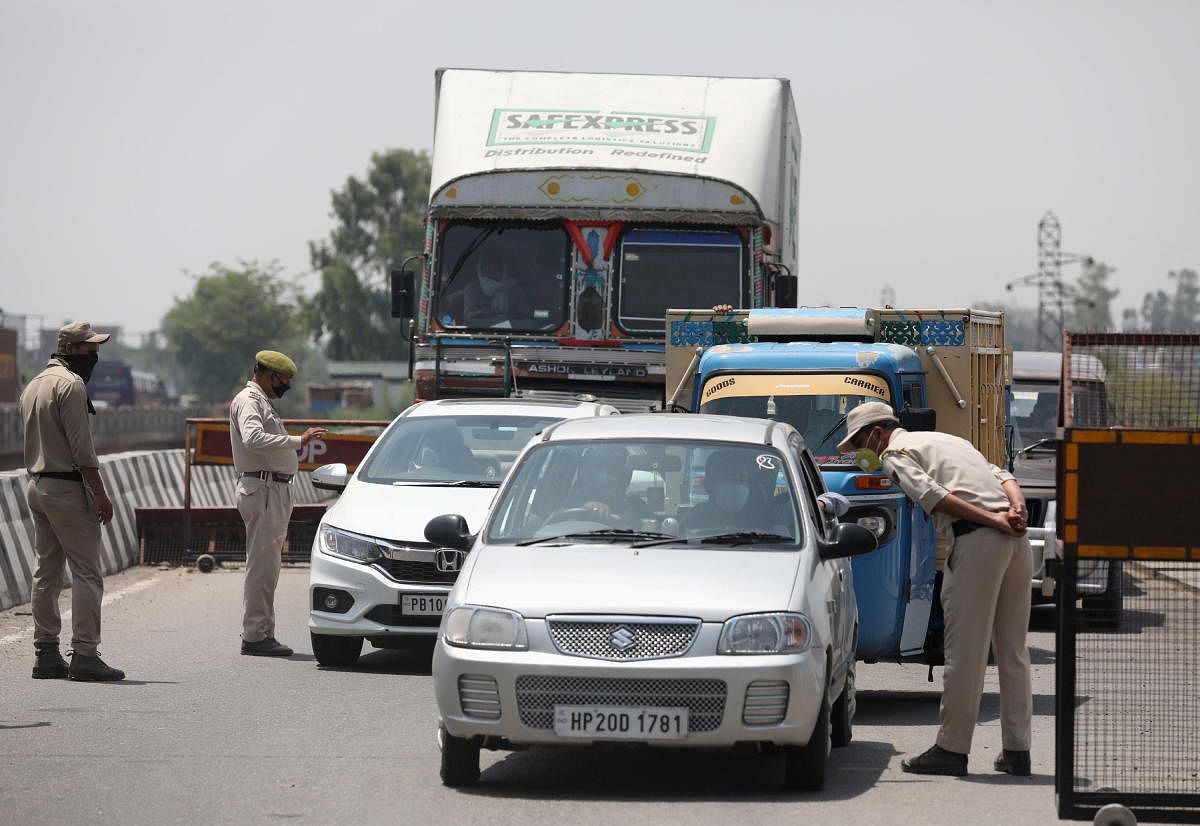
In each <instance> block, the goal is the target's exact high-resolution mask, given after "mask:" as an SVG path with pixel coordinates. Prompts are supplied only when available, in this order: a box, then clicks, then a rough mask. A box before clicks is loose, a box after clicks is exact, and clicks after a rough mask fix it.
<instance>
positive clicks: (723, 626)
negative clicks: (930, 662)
mask: <svg viewBox="0 0 1200 826" xmlns="http://www.w3.org/2000/svg"><path fill="white" fill-rule="evenodd" d="M823 492H824V487H823V484H822V482H821V477H820V474H819V473H817V471H816V470H815V466H814V465H813V463H812V460H811V458H810V457H809V455H808V452H807V450H806V449H805V447H804V442H803V440H802V438H801V437H800V435H799V434H798V433H797V432H796V431H795V430H794V429H793V428H791V427H790V426H789V425H786V424H780V423H775V422H771V421H766V420H760V419H738V418H732V417H726V416H695V415H686V416H685V415H668V414H657V415H646V416H618V417H612V418H609V419H597V420H587V421H584V420H578V421H567V422H562V423H559V424H555V425H552V426H550V427H548V428H547V429H546V430H545V431H543V433H542V434H541V436H540V437H538V438H536V439H535V440H534V441H533V442H531V443H530V445H529V446H528V447H527V448H526V449H525V451H524V452H523V453H522V454H521V456H520V457H519V458H518V459H517V462H516V464H515V465H514V467H513V469H512V471H511V474H510V475H509V477H508V479H507V481H506V482H505V484H504V486H503V487H502V489H501V490H500V492H499V494H498V496H497V499H496V502H495V504H494V506H493V508H492V510H491V513H490V514H489V517H488V519H487V521H486V522H485V523H484V525H483V527H482V529H481V530H480V531H479V533H478V534H477V535H470V534H468V533H467V529H466V525H465V522H464V521H463V520H462V519H461V517H458V516H453V515H448V516H440V517H437V518H436V519H434V520H433V521H431V522H430V523H429V525H428V526H427V528H426V533H425V535H426V538H427V539H428V540H429V541H430V542H433V543H434V544H435V545H438V546H443V547H449V548H455V549H459V550H469V551H470V553H469V554H468V556H467V560H466V563H465V564H464V567H463V569H462V572H461V573H460V575H459V578H458V582H457V584H456V585H455V587H454V589H453V590H452V591H451V592H450V595H449V597H448V600H447V605H446V612H445V615H444V617H443V620H442V625H441V629H440V633H439V638H438V643H437V648H436V650H435V654H434V662H433V677H434V687H435V691H436V693H437V701H438V708H439V711H440V715H441V725H440V729H439V732H438V734H439V740H440V743H441V748H442V780H443V782H444V783H446V784H447V785H450V786H460V785H467V784H471V783H474V782H475V781H476V780H477V779H478V778H479V753H480V748H490V749H503V748H511V747H522V746H530V745H560V746H561V745H591V744H604V743H621V744H644V745H650V746H673V747H707V748H713V747H732V746H734V745H735V744H740V745H746V744H753V745H756V746H758V747H760V748H761V749H762V750H764V751H773V750H778V749H782V750H783V751H784V753H785V754H786V783H787V785H788V786H791V787H793V788H802V789H819V788H821V787H822V785H823V783H824V778H825V763H826V759H827V757H828V753H829V748H830V746H831V745H845V744H846V743H848V742H849V740H850V737H851V723H852V720H853V716H854V660H855V654H854V649H855V641H856V638H857V630H858V613H857V609H856V607H855V601H854V588H853V582H852V579H851V568H850V564H849V560H848V559H847V557H849V556H852V555H855V554H859V553H866V552H869V551H871V550H873V549H874V547H875V539H874V535H873V534H871V533H870V532H868V531H866V530H865V529H863V528H861V527H859V526H857V525H843V524H838V523H836V521H833V520H829V521H826V520H825V519H823V518H822V511H821V509H820V508H819V507H818V499H817V497H818V496H819V495H820V494H821V493H823Z"/></svg>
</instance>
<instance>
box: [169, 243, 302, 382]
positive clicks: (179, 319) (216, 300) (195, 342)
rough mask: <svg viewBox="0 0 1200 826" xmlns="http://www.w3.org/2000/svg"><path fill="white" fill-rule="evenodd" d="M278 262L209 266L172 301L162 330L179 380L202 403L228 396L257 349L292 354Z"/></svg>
mask: <svg viewBox="0 0 1200 826" xmlns="http://www.w3.org/2000/svg"><path fill="white" fill-rule="evenodd" d="M279 272H280V269H279V265H278V264H276V263H274V262H272V263H269V264H265V265H263V264H259V263H257V262H254V261H239V262H238V268H237V269H234V268H230V267H226V266H223V265H221V264H219V263H214V264H210V265H209V271H208V272H207V273H206V274H202V275H196V276H194V277H195V279H196V284H195V287H194V288H193V290H192V294H191V295H190V296H188V297H187V298H184V299H177V300H176V301H175V305H174V306H173V307H171V309H170V310H168V311H167V314H166V316H164V317H163V323H162V329H163V334H164V335H165V336H166V339H167V342H168V345H169V346H170V348H171V351H172V352H173V353H174V355H175V359H176V361H177V362H178V364H179V368H180V370H181V371H182V373H183V375H184V378H185V380H186V382H187V384H188V385H190V387H191V388H192V389H193V390H195V392H196V393H197V394H198V395H199V396H200V398H201V399H202V400H204V401H208V402H213V401H222V400H228V399H229V398H230V397H231V396H232V394H233V392H234V391H235V390H236V388H237V387H238V386H239V385H240V384H241V383H242V382H243V381H245V379H246V378H248V377H249V375H250V370H251V368H252V367H253V366H254V354H255V353H256V352H258V351H259V350H282V351H284V352H288V351H291V352H292V354H294V353H295V351H296V349H297V348H298V347H299V346H300V341H301V338H302V335H301V328H300V325H299V323H298V320H299V319H298V309H297V306H296V304H295V301H294V298H293V288H292V287H290V286H289V285H287V284H286V283H285V282H284V281H283V280H282V279H281V278H280V277H279Z"/></svg>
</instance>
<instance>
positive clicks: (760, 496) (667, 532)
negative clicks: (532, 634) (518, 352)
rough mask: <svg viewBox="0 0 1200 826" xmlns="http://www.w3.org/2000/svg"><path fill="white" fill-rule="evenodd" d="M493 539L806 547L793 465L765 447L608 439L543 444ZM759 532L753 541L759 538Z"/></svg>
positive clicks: (531, 456) (507, 495) (509, 492)
mask: <svg viewBox="0 0 1200 826" xmlns="http://www.w3.org/2000/svg"><path fill="white" fill-rule="evenodd" d="M493 512H494V514H495V515H494V517H493V519H492V521H491V522H490V524H489V527H488V533H487V541H488V542H491V543H505V544H519V543H523V542H524V543H529V542H536V541H538V540H540V539H549V538H552V537H570V538H572V539H580V540H582V541H597V542H613V541H629V540H633V541H636V540H647V539H649V540H658V539H664V540H667V541H670V540H671V539H675V540H680V541H682V540H692V541H696V542H702V541H706V540H707V541H710V542H713V543H716V544H727V545H730V546H732V547H737V548H743V547H745V548H752V547H754V546H755V545H761V544H764V543H765V544H772V545H775V546H778V545H779V544H791V545H794V544H795V543H798V542H800V541H801V532H800V523H799V520H798V519H797V513H796V502H795V497H794V494H793V489H792V487H791V483H790V481H789V474H788V473H787V472H786V471H785V464H784V462H783V459H782V458H781V457H780V455H779V453H778V452H777V451H775V450H774V449H773V448H769V447H764V446H762V445H747V444H741V443H721V442H711V441H699V440H697V441H683V440H662V441H647V440H630V441H617V440H609V439H605V440H603V441H599V442H596V441H592V442H565V441H564V442H549V443H545V444H539V445H538V446H536V447H535V448H534V449H532V450H530V451H529V453H527V454H525V458H524V459H523V460H522V461H521V463H520V465H519V466H517V467H516V468H515V469H514V470H513V477H512V483H511V484H510V485H509V486H508V487H507V488H506V490H505V491H504V493H503V494H502V498H501V500H500V501H499V502H498V503H497V504H496V507H495V509H494V511H493ZM752 534H753V535H752Z"/></svg>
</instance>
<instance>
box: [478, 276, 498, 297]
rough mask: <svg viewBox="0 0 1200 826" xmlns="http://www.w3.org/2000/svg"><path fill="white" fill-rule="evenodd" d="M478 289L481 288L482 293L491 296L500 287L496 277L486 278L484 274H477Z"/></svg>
mask: <svg viewBox="0 0 1200 826" xmlns="http://www.w3.org/2000/svg"><path fill="white" fill-rule="evenodd" d="M479 289H481V290H483V294H484V295H486V296H487V297H489V298H491V297H492V296H493V295H495V294H496V291H497V290H499V289H500V281H499V279H496V278H488V277H487V276H486V275H481V276H479Z"/></svg>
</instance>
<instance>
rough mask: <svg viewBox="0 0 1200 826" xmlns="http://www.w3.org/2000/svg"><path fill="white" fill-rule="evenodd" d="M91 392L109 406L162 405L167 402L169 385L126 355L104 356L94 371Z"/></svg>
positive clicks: (92, 395)
mask: <svg viewBox="0 0 1200 826" xmlns="http://www.w3.org/2000/svg"><path fill="white" fill-rule="evenodd" d="M88 396H90V397H91V399H92V401H93V402H105V403H106V404H107V405H108V406H109V407H161V406H163V405H165V404H167V392H166V387H165V385H164V384H163V381H162V379H160V378H159V377H158V376H156V375H154V374H153V373H147V372H145V371H142V370H134V369H133V368H132V367H130V366H129V362H127V361H123V360H122V359H106V358H101V359H100V361H98V362H96V368H95V370H93V371H92V379H91V381H90V382H89V383H88Z"/></svg>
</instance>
